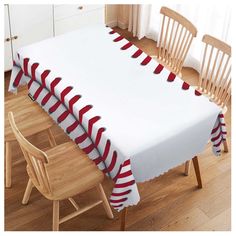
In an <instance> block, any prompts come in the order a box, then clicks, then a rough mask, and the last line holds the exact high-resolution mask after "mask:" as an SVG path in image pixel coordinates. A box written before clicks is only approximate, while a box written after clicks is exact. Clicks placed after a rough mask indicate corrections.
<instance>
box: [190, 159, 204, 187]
mask: <svg viewBox="0 0 236 236" xmlns="http://www.w3.org/2000/svg"><path fill="white" fill-rule="evenodd" d="M192 160H193V167H194V170H195V174H196V177H197V183H198V188H202V179H201V173H200V168H199V163H198V157H197V156H195V157H194V158H193V159H192Z"/></svg>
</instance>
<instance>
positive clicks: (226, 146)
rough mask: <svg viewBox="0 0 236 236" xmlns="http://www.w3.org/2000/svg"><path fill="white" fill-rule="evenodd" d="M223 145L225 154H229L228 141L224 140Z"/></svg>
mask: <svg viewBox="0 0 236 236" xmlns="http://www.w3.org/2000/svg"><path fill="white" fill-rule="evenodd" d="M223 145H224V152H229V148H228V143H227V139H225V140H223Z"/></svg>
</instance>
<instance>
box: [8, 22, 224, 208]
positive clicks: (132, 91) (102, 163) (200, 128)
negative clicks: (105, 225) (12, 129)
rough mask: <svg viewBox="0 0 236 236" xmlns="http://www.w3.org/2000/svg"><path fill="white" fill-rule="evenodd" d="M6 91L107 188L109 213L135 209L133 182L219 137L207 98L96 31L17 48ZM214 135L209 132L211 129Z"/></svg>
mask: <svg viewBox="0 0 236 236" xmlns="http://www.w3.org/2000/svg"><path fill="white" fill-rule="evenodd" d="M14 63H15V66H14V67H13V73H12V77H11V83H10V87H9V90H10V91H15V90H16V88H17V87H18V86H19V85H20V84H22V83H25V82H27V83H28V86H29V90H30V93H31V94H32V95H33V96H34V98H35V99H36V101H37V102H38V103H39V104H40V105H42V106H43V108H44V109H45V110H46V111H47V112H49V114H50V115H51V116H52V117H53V118H54V120H55V121H57V122H58V123H59V125H60V126H61V127H62V128H63V129H64V130H65V131H67V133H68V135H69V136H70V137H71V138H72V139H73V140H74V141H75V142H76V143H77V144H78V145H79V146H80V148H82V149H83V150H84V151H85V152H86V153H87V154H88V156H89V157H90V158H91V159H93V160H94V161H95V163H96V164H97V165H98V167H99V168H100V169H102V170H103V171H104V173H106V174H108V175H110V177H111V178H113V180H114V182H115V186H114V189H113V193H112V195H111V198H110V201H111V204H112V205H113V207H114V208H116V209H117V210H121V209H123V207H125V206H128V205H133V204H136V203H137V202H138V201H139V194H138V190H137V186H136V182H143V181H147V180H149V179H152V178H154V177H156V176H159V175H160V174H163V173H164V172H166V171H168V170H169V169H171V168H173V167H175V166H177V165H180V164H182V163H183V162H185V161H186V160H190V159H191V158H192V157H194V156H195V155H197V154H199V153H201V152H202V151H203V150H204V148H205V146H206V144H207V141H208V140H209V138H210V137H212V141H213V151H214V153H215V154H219V153H220V143H221V141H222V140H224V139H225V135H226V130H225V124H224V118H223V115H222V114H221V110H220V108H219V107H218V106H216V105H215V104H214V103H212V102H210V101H209V100H208V98H206V97H204V96H202V95H201V94H200V93H199V92H198V91H196V90H194V88H191V87H190V86H189V85H188V84H187V83H184V82H183V81H182V80H181V79H180V78H178V77H177V76H175V75H174V74H173V73H171V72H170V71H168V70H167V69H166V68H164V67H163V66H162V65H161V64H158V63H157V62H156V61H154V60H152V59H151V58H150V57H149V56H148V55H146V54H145V53H144V52H142V51H141V50H140V49H138V48H137V47H135V46H134V45H132V44H131V43H130V42H129V41H127V40H126V39H124V38H123V37H121V36H120V35H119V34H117V33H116V32H114V31H113V30H112V29H110V28H108V27H104V25H96V26H92V27H86V28H82V29H79V30H77V31H74V32H71V33H68V34H65V35H61V36H58V37H55V38H52V39H48V40H44V41H42V42H39V43H35V44H33V45H30V46H27V47H24V48H21V49H20V50H18V54H17V56H16V57H15V62H14ZM213 128H214V129H213Z"/></svg>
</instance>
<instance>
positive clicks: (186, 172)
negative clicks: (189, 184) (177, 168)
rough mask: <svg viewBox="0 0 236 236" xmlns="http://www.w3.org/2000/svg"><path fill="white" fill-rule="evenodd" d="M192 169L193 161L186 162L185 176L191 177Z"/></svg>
mask: <svg viewBox="0 0 236 236" xmlns="http://www.w3.org/2000/svg"><path fill="white" fill-rule="evenodd" d="M190 168H191V161H186V162H185V170H184V174H185V175H186V176H188V175H189V173H190Z"/></svg>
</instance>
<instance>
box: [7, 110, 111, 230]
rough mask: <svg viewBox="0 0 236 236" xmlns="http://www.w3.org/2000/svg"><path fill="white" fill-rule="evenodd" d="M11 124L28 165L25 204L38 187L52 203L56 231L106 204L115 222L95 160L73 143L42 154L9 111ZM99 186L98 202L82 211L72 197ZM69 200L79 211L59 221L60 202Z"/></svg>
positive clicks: (102, 176)
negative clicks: (32, 191)
mask: <svg viewBox="0 0 236 236" xmlns="http://www.w3.org/2000/svg"><path fill="white" fill-rule="evenodd" d="M8 117H9V122H10V125H11V128H12V130H13V133H14V134H15V136H16V139H17V141H18V142H19V144H20V147H21V149H22V152H23V154H24V157H25V159H26V162H27V172H28V175H29V181H28V184H27V187H26V190H25V194H24V197H23V200H22V204H27V203H28V201H29V197H30V193H31V190H32V188H33V187H34V186H35V187H36V188H37V189H38V191H39V192H40V193H41V194H42V195H43V196H44V197H46V198H47V199H49V200H52V201H53V226H52V228H53V230H54V231H56V230H59V224H61V223H63V222H65V221H67V220H69V219H71V218H73V217H75V216H77V215H79V214H81V213H83V212H85V211H87V210H89V209H91V208H92V207H95V206H97V205H98V204H100V203H103V206H104V208H105V211H106V213H107V216H108V217H109V218H110V219H112V218H113V213H112V211H111V208H110V206H109V203H108V201H107V198H106V195H105V193H104V191H103V188H102V185H101V182H102V181H103V179H104V175H103V173H102V171H100V170H99V169H98V168H97V166H96V165H95V164H94V162H93V161H92V160H90V159H89V158H88V157H87V155H86V154H85V153H84V152H83V151H82V150H80V149H79V148H78V146H76V144H75V143H74V142H73V141H71V142H67V143H64V144H61V145H58V146H56V147H54V148H52V149H50V150H48V151H45V152H43V151H41V150H39V149H38V148H36V147H35V146H33V145H32V144H31V143H30V142H28V141H27V140H26V139H25V138H24V136H23V135H22V134H21V132H20V131H19V130H18V128H17V126H16V124H15V121H14V117H13V113H12V112H10V113H9V115H8ZM94 187H96V188H97V191H98V193H99V196H100V199H101V200H99V201H97V202H95V203H93V204H91V205H88V206H86V207H83V208H80V207H79V206H78V205H77V203H76V202H75V201H74V199H73V198H72V197H73V196H75V195H77V194H79V193H83V192H85V191H87V190H90V189H92V188H94ZM64 199H68V200H69V201H70V202H71V203H72V205H73V206H74V207H75V209H76V211H75V212H73V213H71V214H69V215H67V216H65V217H63V218H61V219H60V218H59V202H60V200H64Z"/></svg>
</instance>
